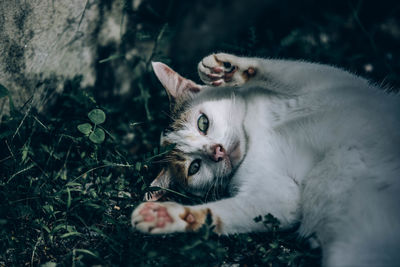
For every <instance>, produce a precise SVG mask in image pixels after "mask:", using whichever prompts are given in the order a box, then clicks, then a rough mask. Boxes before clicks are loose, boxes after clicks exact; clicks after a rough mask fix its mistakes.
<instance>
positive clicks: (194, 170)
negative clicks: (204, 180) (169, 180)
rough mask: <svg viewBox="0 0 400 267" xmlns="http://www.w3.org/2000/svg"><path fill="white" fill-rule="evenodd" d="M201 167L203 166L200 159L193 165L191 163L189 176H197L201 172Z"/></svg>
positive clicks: (193, 162)
mask: <svg viewBox="0 0 400 267" xmlns="http://www.w3.org/2000/svg"><path fill="white" fill-rule="evenodd" d="M200 166H201V160H199V159H195V160H193V161H192V163H190V166H189V171H188V175H189V176H191V175H194V174H196V173H197V172H198V171H199V170H200Z"/></svg>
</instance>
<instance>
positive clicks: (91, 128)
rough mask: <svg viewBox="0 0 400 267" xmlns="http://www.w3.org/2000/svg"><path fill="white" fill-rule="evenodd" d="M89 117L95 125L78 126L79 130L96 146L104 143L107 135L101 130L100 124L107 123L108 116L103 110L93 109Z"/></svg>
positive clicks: (84, 124)
mask: <svg viewBox="0 0 400 267" xmlns="http://www.w3.org/2000/svg"><path fill="white" fill-rule="evenodd" d="M87 116H88V118H89V120H90V121H91V122H92V123H93V125H92V124H90V123H82V124H79V125H78V126H77V128H78V130H79V131H80V132H81V133H83V134H84V135H85V136H87V137H89V140H90V141H92V142H93V143H95V144H100V143H102V142H104V139H105V133H104V130H103V129H101V128H100V124H102V123H104V122H105V121H106V114H105V113H104V111H102V110H101V109H98V108H96V109H92V110H91V111H90V112H89V113H88V115H87Z"/></svg>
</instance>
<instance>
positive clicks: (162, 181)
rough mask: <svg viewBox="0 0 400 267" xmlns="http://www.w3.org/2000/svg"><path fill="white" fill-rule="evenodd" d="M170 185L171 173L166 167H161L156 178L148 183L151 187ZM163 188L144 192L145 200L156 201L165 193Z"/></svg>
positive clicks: (166, 186) (167, 186)
mask: <svg viewBox="0 0 400 267" xmlns="http://www.w3.org/2000/svg"><path fill="white" fill-rule="evenodd" d="M170 185H171V173H170V171H169V170H168V169H165V168H164V169H162V170H161V172H160V173H159V174H158V175H157V177H156V179H154V181H153V182H152V183H151V184H150V186H151V187H160V188H169V187H170ZM165 193H166V191H165V190H162V189H160V190H156V191H153V192H151V193H146V195H145V197H144V198H145V200H146V201H157V200H159V199H160V198H162V197H163V196H164V195H165Z"/></svg>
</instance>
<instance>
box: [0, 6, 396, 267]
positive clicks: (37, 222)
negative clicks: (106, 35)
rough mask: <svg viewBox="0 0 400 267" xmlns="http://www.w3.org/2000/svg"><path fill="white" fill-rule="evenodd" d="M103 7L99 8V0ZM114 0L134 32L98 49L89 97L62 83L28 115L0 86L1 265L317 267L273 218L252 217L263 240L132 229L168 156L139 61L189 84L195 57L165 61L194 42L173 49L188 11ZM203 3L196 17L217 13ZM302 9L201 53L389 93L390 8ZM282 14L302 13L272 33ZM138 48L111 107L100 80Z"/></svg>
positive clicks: (161, 114)
mask: <svg viewBox="0 0 400 267" xmlns="http://www.w3.org/2000/svg"><path fill="white" fill-rule="evenodd" d="M103 2H104V6H105V8H106V7H107V5H108V4H109V2H110V1H103ZM124 2H126V3H125V4H124V11H125V12H126V19H127V20H129V22H130V23H133V24H134V25H135V27H136V25H139V24H140V25H141V27H137V28H135V29H133V30H132V29H131V30H127V32H125V33H124V36H123V40H124V41H123V43H122V44H121V45H120V47H117V48H115V47H111V46H110V47H99V48H98V50H99V65H98V66H97V71H98V73H99V74H98V76H99V77H98V78H97V80H98V81H97V83H96V87H95V88H80V80H81V78H80V77H76V78H74V79H71V80H70V81H69V82H68V83H66V84H65V86H64V91H63V93H62V94H61V95H60V96H58V97H57V98H56V100H55V103H53V104H52V105H51V106H50V107H48V108H47V109H45V110H44V111H41V112H38V111H36V110H34V109H33V108H31V103H30V102H28V103H26V104H25V105H24V106H23V107H20V108H19V109H16V108H14V107H13V105H12V99H11V96H10V94H9V92H8V90H7V89H6V88H5V87H4V86H0V97H8V98H9V101H10V106H11V113H10V114H9V115H8V116H4V117H2V121H1V124H0V200H1V201H0V226H1V227H0V266H13V265H14V266H23V265H31V266H33V265H39V264H45V265H44V266H55V265H54V263H57V264H59V265H60V266H71V265H72V266H86V265H96V264H99V265H105V266H109V265H110V266H112V265H122V266H126V265H128V266H129V265H130V266H148V265H154V266H160V265H162V266H164V265H167V266H190V265H196V266H203V265H204V266H221V265H224V264H228V265H229V264H235V263H237V264H240V265H243V266H244V265H247V266H249V265H250V266H253V265H254V266H265V265H268V266H315V265H318V264H319V261H320V253H319V251H314V250H311V249H310V248H309V247H308V246H307V244H305V243H304V242H302V241H301V240H299V239H298V237H297V236H296V235H295V233H294V231H291V232H284V231H281V229H280V228H279V222H278V221H277V220H276V219H275V218H273V216H272V215H265V214H260V217H257V218H255V220H256V221H258V222H259V223H263V224H264V225H265V227H267V228H268V230H269V232H268V233H262V234H242V235H232V236H228V237H226V236H217V235H215V234H213V232H212V228H211V227H210V224H208V225H205V226H204V227H203V228H202V229H201V230H200V231H199V232H198V233H191V234H176V235H171V236H148V235H143V234H140V233H137V232H134V231H133V230H132V229H131V226H130V213H131V212H132V210H133V209H134V208H135V207H136V206H137V205H138V204H139V203H140V202H141V200H142V197H143V195H144V193H145V192H147V191H151V190H155V189H156V188H151V187H149V184H150V182H151V180H152V179H153V178H154V177H155V175H156V174H157V172H158V170H159V168H160V164H158V163H159V162H158V161H160V158H161V157H162V155H163V154H165V153H166V152H167V151H168V150H169V149H171V148H172V147H167V148H159V147H158V142H159V135H160V132H161V130H162V129H163V128H165V127H166V125H167V124H168V121H169V119H168V116H167V115H166V114H167V111H168V109H169V106H168V100H167V96H166V94H165V93H164V91H163V90H162V88H161V86H160V85H159V83H158V82H157V81H156V80H155V78H154V76H153V75H152V74H151V73H150V62H151V60H161V61H163V62H166V63H169V62H172V63H174V64H176V65H174V67H176V69H177V70H178V71H180V72H182V74H183V75H185V76H189V77H190V78H193V79H196V77H195V73H194V72H193V71H194V68H195V66H196V63H197V61H198V60H199V59H200V58H201V57H203V56H204V55H205V53H204V51H200V50H199V51H198V50H196V47H191V51H197V52H196V53H198V54H194V56H191V57H187V56H186V57H185V56H184V58H182V57H181V58H179V56H178V55H177V54H176V53H177V52H182V51H181V50H180V49H178V48H179V47H182V45H185V46H190V45H192V46H193V45H194V44H199V45H202V46H204V45H205V43H204V42H196V41H193V42H192V43H194V44H190V43H191V42H188V41H187V39H179V33H180V31H181V30H182V28H184V23H182V21H185V18H187V16H194V15H195V14H193V12H195V11H194V10H193V8H192V5H193V3H192V1H175V3H174V1H143V4H142V5H141V6H140V8H139V9H138V10H133V9H132V8H131V7H130V4H129V3H130V1H124ZM204 2H205V4H207V8H218V5H221V3H222V1H212V3H209V1H204ZM267 2H270V1H267ZM271 2H274V1H271ZM276 2H277V3H278V2H280V1H276ZM338 2H340V1H338ZM196 3H197V4H198V3H200V1H198V2H196ZM257 3H258V2H257ZM277 5H278V6H279V4H277ZM301 5H304V6H296V5H294V4H293V6H288V7H285V8H284V12H283V11H282V9H281V11H282V12H276V11H274V9H271V11H268V10H265V12H268V16H267V15H263V16H262V20H260V21H256V20H254V21H248V20H247V17H248V16H247V17H246V24H245V27H243V28H241V29H239V30H232V31H231V32H229V36H228V37H226V38H225V39H223V40H217V41H216V42H215V43H212V42H211V40H212V38H210V41H208V40H209V39H207V44H209V45H210V46H211V47H209V48H208V49H210V50H208V51H207V52H206V53H210V52H211V51H217V50H222V51H227V52H232V53H236V54H245V55H257V56H265V57H285V58H303V59H308V60H314V61H320V62H324V63H328V64H335V65H340V66H343V67H346V68H347V69H350V70H352V71H354V72H358V73H361V74H363V75H366V76H367V77H369V78H372V79H375V80H376V81H381V80H384V81H385V84H384V85H386V83H387V82H389V84H393V85H399V84H400V82H399V81H400V78H399V75H398V73H399V68H400V65H399V62H400V61H399V60H398V59H399V51H398V49H395V48H398V47H399V46H398V40H399V37H398V36H397V35H396V32H397V31H396V29H399V24H398V22H397V21H396V20H392V18H395V17H396V16H395V15H396V13H395V11H393V12H394V13H393V12H390V13H388V14H389V15H387V18H386V17H385V16H382V15H379V14H386V13H385V12H386V10H387V9H391V8H390V6H391V5H387V6H388V7H389V8H387V9H385V5H383V4H382V5H380V6H381V7H380V9H376V8H375V6H374V5H372V4H371V3H369V2H368V1H367V4H366V8H364V9H363V6H362V5H355V4H354V3H353V2H352V1H349V2H348V3H347V4H346V5H344V4H343V3H337V4H336V5H332V6H330V7H328V8H325V7H324V8H323V7H321V6H320V5H321V4H318V3H317V2H315V3H314V2H313V1H310V3H308V5H307V4H304V3H303V2H302V4H301ZM274 8H276V6H275V7H274ZM307 8H308V9H310V11H307ZM317 8H320V10H316V9H317ZM393 10H395V9H394V8H393ZM190 12H192V13H190ZM223 12H225V11H223ZM210 13H212V12H210ZM282 13H288V14H294V13H295V14H298V13H301V14H302V15H301V16H297V17H293V18H291V19H290V20H286V21H284V22H282V23H276V24H273V22H274V21H278V22H279V18H278V16H281V15H282ZM212 14H215V13H212ZM369 14H376V16H374V17H368V15H369ZM203 15H204V14H203ZM219 15H220V16H225V17H224V18H226V19H227V18H228V16H226V14H223V13H219ZM185 16H186V17H185ZM215 17H218V16H215ZM267 17H268V18H269V19H266V18H267ZM201 18H203V17H201ZM367 18H368V19H367ZM195 21H197V20H195ZM200 21H206V20H198V21H197V22H200ZM242 21H244V20H242ZM366 22H367V24H364V23H366ZM238 24H240V23H238ZM243 24H244V23H243ZM376 25H379V26H376ZM229 26H230V27H231V26H232V27H233V26H234V25H229ZM209 28H210V27H209ZM225 28H226V29H225V30H226V31H229V27H225ZM204 29H207V27H205V28H204ZM201 30H203V28H201V27H199V28H198V29H197V28H196V29H195V31H196V32H197V31H198V32H201ZM217 30H218V31H220V30H221V27H218V29H217ZM193 33H195V32H193ZM214 34H215V35H221V36H222V34H220V32H215V33H214ZM183 36H184V37H185V38H186V35H183ZM378 37H379V38H378ZM221 38H222V37H221ZM182 40H184V41H182ZM143 44H146V45H147V46H149V47H151V51H150V54H149V55H148V56H145V55H136V56H134V57H133V60H132V61H129V64H130V65H129V66H130V68H131V70H132V75H134V76H135V82H134V83H133V84H132V85H131V87H132V94H130V95H128V96H124V97H120V98H118V97H116V96H112V97H110V94H109V86H111V88H113V86H114V83H115V84H117V81H115V80H113V79H110V78H109V77H108V76H106V77H105V78H102V76H101V75H102V74H105V73H107V70H109V68H112V67H118V64H123V63H124V62H125V61H126V58H127V57H126V54H125V53H126V51H127V49H126V47H127V46H129V45H130V46H134V47H135V46H138V47H139V46H140V45H143ZM396 44H397V45H396ZM180 45H181V46H180ZM167 47H173V49H170V50H168V49H167ZM125 63H126V62H125ZM188 70H190V72H188ZM155 163H156V164H155ZM170 195H171V197H172V198H173V199H175V200H177V201H181V202H185V203H195V202H199V201H202V200H199V199H194V198H192V197H190V196H188V195H187V194H186V193H185V192H175V191H172V190H171V192H170Z"/></svg>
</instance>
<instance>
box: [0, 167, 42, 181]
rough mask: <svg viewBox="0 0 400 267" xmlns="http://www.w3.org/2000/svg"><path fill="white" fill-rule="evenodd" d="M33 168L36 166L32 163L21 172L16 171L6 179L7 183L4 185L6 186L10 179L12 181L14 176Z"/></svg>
mask: <svg viewBox="0 0 400 267" xmlns="http://www.w3.org/2000/svg"><path fill="white" fill-rule="evenodd" d="M35 166H36V165H35V164H34V163H32V164H31V165H29V166H28V167H26V168H25V169H22V170H20V171H17V172H16V173H14V174H13V175H11V177H10V178H9V179H8V181H7V182H6V184H8V183H9V182H10V181H11V180H12V179H14V177H15V176H17V175H19V174H21V173H23V172H26V171H29V170H30V169H32V168H33V167H35Z"/></svg>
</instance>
